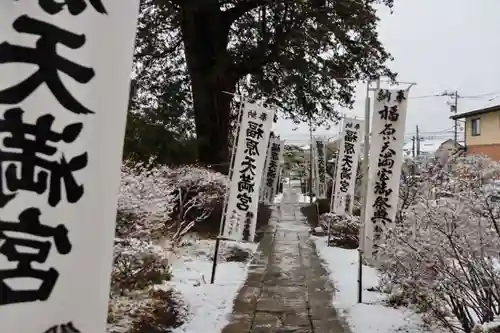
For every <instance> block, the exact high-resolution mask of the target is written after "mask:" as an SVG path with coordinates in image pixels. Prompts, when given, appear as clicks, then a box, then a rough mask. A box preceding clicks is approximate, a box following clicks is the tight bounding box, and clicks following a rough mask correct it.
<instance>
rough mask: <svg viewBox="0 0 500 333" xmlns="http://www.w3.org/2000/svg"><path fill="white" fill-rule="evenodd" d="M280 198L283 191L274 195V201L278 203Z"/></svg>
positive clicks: (281, 198)
mask: <svg viewBox="0 0 500 333" xmlns="http://www.w3.org/2000/svg"><path fill="white" fill-rule="evenodd" d="M281 200H283V193H278V194H276V196H275V197H274V203H275V204H279V203H280V202H281Z"/></svg>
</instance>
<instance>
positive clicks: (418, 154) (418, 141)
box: [417, 125, 420, 157]
mask: <svg viewBox="0 0 500 333" xmlns="http://www.w3.org/2000/svg"><path fill="white" fill-rule="evenodd" d="M418 156H420V133H419V131H418V125H417V157H418Z"/></svg>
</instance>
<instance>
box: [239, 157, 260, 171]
mask: <svg viewBox="0 0 500 333" xmlns="http://www.w3.org/2000/svg"><path fill="white" fill-rule="evenodd" d="M241 167H242V168H241V169H240V173H243V174H246V173H247V172H249V173H250V174H251V175H252V176H255V168H257V166H256V165H255V159H253V158H251V157H250V156H248V155H245V159H244V160H243V161H241Z"/></svg>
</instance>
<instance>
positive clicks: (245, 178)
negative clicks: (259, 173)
mask: <svg viewBox="0 0 500 333" xmlns="http://www.w3.org/2000/svg"><path fill="white" fill-rule="evenodd" d="M254 190H255V183H254V181H253V177H252V176H251V175H246V174H244V173H241V174H240V181H239V182H238V192H243V191H247V192H248V193H252V192H254Z"/></svg>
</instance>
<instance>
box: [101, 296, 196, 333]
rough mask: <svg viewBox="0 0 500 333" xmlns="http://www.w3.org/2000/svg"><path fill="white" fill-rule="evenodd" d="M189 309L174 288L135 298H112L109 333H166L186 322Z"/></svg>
mask: <svg viewBox="0 0 500 333" xmlns="http://www.w3.org/2000/svg"><path fill="white" fill-rule="evenodd" d="M186 311H187V309H186V306H185V304H184V303H183V301H182V300H181V298H180V295H179V294H177V293H176V292H175V291H173V290H172V289H164V288H163V287H162V288H153V289H150V290H148V291H146V292H144V293H143V294H141V295H136V297H135V298H132V299H131V298H129V297H116V298H112V299H111V302H110V304H109V309H108V323H109V325H108V333H164V332H171V331H172V329H173V328H176V327H179V326H181V325H182V324H183V323H184V318H185V313H186Z"/></svg>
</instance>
